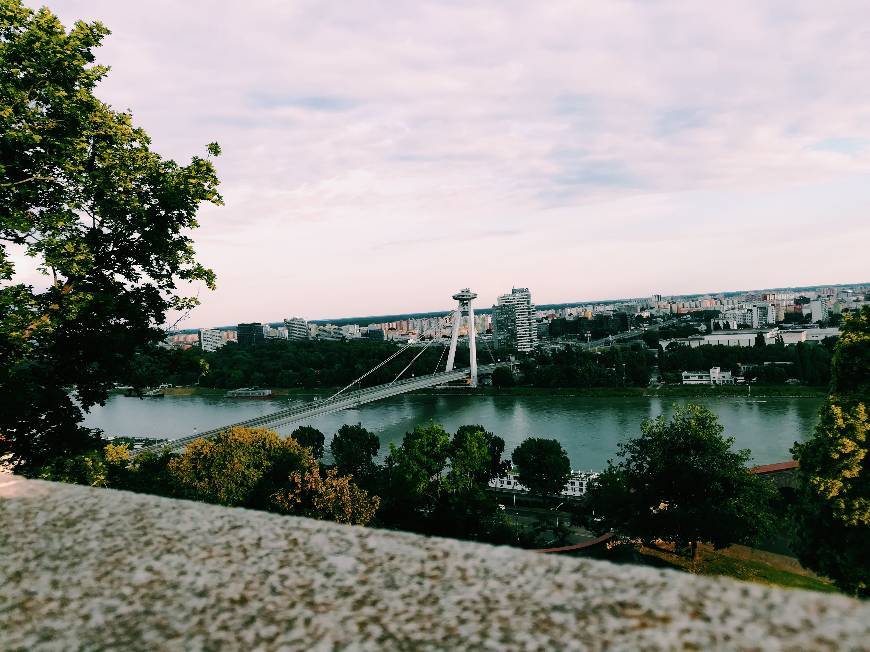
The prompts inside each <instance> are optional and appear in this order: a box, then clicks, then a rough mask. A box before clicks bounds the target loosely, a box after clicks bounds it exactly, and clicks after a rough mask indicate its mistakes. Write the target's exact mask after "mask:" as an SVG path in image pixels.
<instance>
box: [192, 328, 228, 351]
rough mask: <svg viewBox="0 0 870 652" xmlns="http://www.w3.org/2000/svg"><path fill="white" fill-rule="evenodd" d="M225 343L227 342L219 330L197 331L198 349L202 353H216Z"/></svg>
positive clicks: (202, 329) (203, 329) (204, 329)
mask: <svg viewBox="0 0 870 652" xmlns="http://www.w3.org/2000/svg"><path fill="white" fill-rule="evenodd" d="M226 343H227V341H226V340H225V339H224V336H223V334H222V333H221V332H220V331H219V330H217V329H213V328H200V329H199V348H201V349H202V350H203V351H217V350H218V349H219V348H221V347H222V346H223V345H224V344H226Z"/></svg>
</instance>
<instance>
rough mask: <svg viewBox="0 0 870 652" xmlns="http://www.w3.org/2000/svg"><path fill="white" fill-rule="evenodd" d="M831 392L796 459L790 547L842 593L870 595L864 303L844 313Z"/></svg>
mask: <svg viewBox="0 0 870 652" xmlns="http://www.w3.org/2000/svg"><path fill="white" fill-rule="evenodd" d="M831 375H832V378H831V394H830V396H829V397H828V400H827V401H826V402H825V405H824V406H822V408H821V410H820V413H819V423H818V425H817V426H816V430H815V433H814V434H813V436H812V438H810V439H809V440H808V441H806V442H803V443H796V444H795V445H794V447H793V448H792V454H793V455H794V458H795V459H796V460H797V461H798V462H799V464H800V471H799V474H798V478H799V482H800V486H799V489H798V494H797V498H798V499H797V501H796V503H795V506H794V510H793V516H794V519H795V537H794V538H795V541H794V546H795V549H796V552H797V553H798V557H799V559H800V561H801V563H803V564H805V565H806V566H808V567H809V568H812V569H813V570H815V571H817V572H819V573H823V574H824V575H827V576H828V577H830V578H831V579H832V580H834V582H835V583H836V584H837V586H839V587H840V588H842V589H843V590H844V591H848V592H850V593H854V594H856V595H860V596H863V597H868V596H870V546H868V541H870V470H868V464H870V443H868V436H870V420H868V415H867V409H868V405H870V308H868V307H866V306H865V307H864V308H862V310H861V312H860V313H857V314H854V315H849V316H847V317H846V318H845V319H844V323H843V329H842V331H841V333H840V339H839V341H838V343H837V345H836V349H835V351H834V358H833V368H832V374H831Z"/></svg>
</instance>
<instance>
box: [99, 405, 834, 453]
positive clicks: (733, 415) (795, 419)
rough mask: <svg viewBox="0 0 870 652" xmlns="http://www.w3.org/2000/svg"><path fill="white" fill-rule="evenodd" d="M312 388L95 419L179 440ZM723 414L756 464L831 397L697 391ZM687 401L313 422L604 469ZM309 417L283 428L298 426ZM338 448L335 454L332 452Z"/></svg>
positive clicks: (386, 411) (428, 411) (377, 410)
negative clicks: (561, 453) (558, 455)
mask: <svg viewBox="0 0 870 652" xmlns="http://www.w3.org/2000/svg"><path fill="white" fill-rule="evenodd" d="M311 398H312V397H293V398H274V399H268V400H244V399H227V398H223V397H207V396H191V397H173V396H167V397H165V398H160V399H153V398H152V399H138V398H130V397H125V396H112V397H110V398H109V400H108V401H107V403H106V405H104V406H102V407H101V406H97V407H95V408H94V409H93V410H92V411H91V413H90V414H89V415H88V416H87V419H86V421H85V423H86V425H88V426H91V427H97V428H102V429H103V430H104V431H105V433H106V434H107V435H128V436H151V437H161V438H167V439H174V438H176V437H180V436H183V435H187V434H191V433H193V432H195V431H196V430H199V431H203V430H208V429H210V428H215V427H218V426H221V425H225V424H228V423H233V422H238V421H242V420H244V419H248V418H251V417H254V416H257V415H261V414H267V413H268V412H272V411H275V410H279V409H283V408H286V407H289V406H291V405H299V404H302V403H303V402H306V401H308V400H311ZM692 400H693V401H694V402H696V403H701V404H703V405H705V406H706V407H708V408H709V409H711V410H712V411H713V412H715V413H716V414H717V415H718V416H719V420H720V422H721V423H722V425H724V426H725V433H726V434H727V435H728V436H731V437H734V439H735V446H736V447H738V448H749V449H750V450H751V451H752V456H753V463H755V464H768V463H771V462H779V461H783V460H786V459H790V457H791V455H790V454H789V448H790V447H791V446H792V444H793V443H794V442H795V441H802V440H804V439H806V438H807V437H808V436H809V435H810V434H811V433H812V430H813V428H814V427H815V424H816V414H817V412H818V409H819V407H820V405H821V402H822V399H817V398H768V399H758V400H756V399H749V398H744V397H723V398H703V399H701V398H695V399H692ZM675 402H677V403H685V402H686V401H685V400H676V401H675V399H671V398H667V399H659V398H643V397H588V396H470V395H463V394H461V393H459V392H457V393H456V394H455V395H451V394H447V395H432V394H406V395H403V396H397V397H394V398H391V399H387V400H384V401H379V402H377V403H370V404H368V405H364V406H362V407H360V408H358V409H355V410H345V411H344V412H339V413H336V414H330V415H324V416H320V417H316V418H314V419H312V420H311V421H310V425H313V426H314V427H316V428H318V429H320V430H321V431H322V432H323V433H324V434H326V436H327V442H328V441H329V438H330V437H331V435H332V434H333V433H334V432H335V431H336V430H338V428H339V427H340V426H341V425H343V424H345V423H361V424H362V425H363V426H365V427H366V428H368V429H369V430H372V431H373V432H376V433H377V434H378V436H379V437H380V439H381V457H383V456H384V455H385V454H386V452H387V449H388V445H389V444H390V443H395V444H399V443H400V442H401V440H402V436H403V435H404V433H405V432H407V431H408V430H411V429H412V428H413V427H414V426H415V425H417V424H420V423H426V422H428V421H435V422H438V423H441V424H442V425H443V426H444V427H445V428H447V430H449V431H451V432H452V431H454V430H455V429H456V428H457V427H458V426H460V425H462V424H471V423H474V424H481V425H483V426H484V427H486V429H487V430H490V431H492V432H494V433H496V434H497V435H499V436H501V437H502V438H504V440H505V442H506V452H507V453H508V454H509V453H510V451H512V450H513V449H514V447H516V446H517V445H518V444H519V443H520V442H521V441H522V440H523V439H525V438H526V437H528V436H540V437H552V438H555V439H558V440H559V441H560V442H561V443H562V445H563V446H564V447H565V450H566V451H567V452H568V456H569V457H570V458H571V466H572V468H574V469H587V470H588V469H592V470H600V469H602V468H603V467H604V465H605V463H606V462H607V459H608V458H611V457H613V456H614V455H615V453H616V445H617V443H618V442H620V441H623V440H625V439H626V438H627V437H631V436H634V435H637V434H638V433H639V432H640V424H641V422H642V421H643V420H644V419H645V418H647V417H655V416H658V415H659V414H662V413H665V414H669V413H670V412H671V411H672V408H673V404H674V403H675ZM299 425H301V424H293V425H292V426H286V427H283V428H279V431H281V432H282V433H285V434H286V433H289V432H290V431H291V430H293V429H294V428H296V427H298V426H299ZM327 455H328V453H327Z"/></svg>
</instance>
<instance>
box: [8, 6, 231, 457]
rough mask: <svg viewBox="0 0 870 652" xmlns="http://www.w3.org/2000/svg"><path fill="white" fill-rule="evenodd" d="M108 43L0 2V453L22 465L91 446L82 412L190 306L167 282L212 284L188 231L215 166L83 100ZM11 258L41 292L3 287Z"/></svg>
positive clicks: (87, 29) (87, 28) (96, 28)
mask: <svg viewBox="0 0 870 652" xmlns="http://www.w3.org/2000/svg"><path fill="white" fill-rule="evenodd" d="M107 34H108V30H107V29H106V28H105V27H104V26H103V25H101V24H99V23H84V22H77V23H76V24H75V25H74V26H73V27H72V29H70V30H69V31H67V30H66V29H64V27H63V25H62V24H61V23H60V21H59V20H58V19H57V17H55V16H54V15H53V14H52V13H51V12H50V11H49V10H47V9H40V10H38V11H33V10H31V9H28V8H26V7H24V6H23V5H22V4H21V3H20V2H19V1H18V0H4V1H3V2H2V4H0V433H2V436H0V455H5V454H11V460H12V463H13V464H14V465H15V466H17V467H19V469H21V470H24V471H27V470H33V469H35V468H37V467H40V466H42V465H44V464H45V463H47V462H48V461H50V460H51V459H52V458H54V457H58V456H64V457H69V456H73V455H75V454H76V453H80V452H83V451H86V450H89V449H93V448H94V445H95V438H94V437H93V435H92V433H90V432H89V431H88V430H86V429H84V428H81V427H80V426H79V425H78V424H79V422H80V421H81V418H82V410H83V409H84V410H87V409H88V408H90V407H91V406H93V405H94V404H96V403H99V402H101V401H103V400H104V399H105V398H106V395H107V390H108V389H109V387H110V386H111V383H112V382H113V381H115V380H116V379H117V377H118V376H119V375H121V374H122V373H123V371H124V369H125V368H126V365H127V364H128V361H129V359H130V357H131V356H132V354H133V353H134V351H136V350H137V349H138V348H140V347H143V346H145V345H147V344H149V343H154V342H157V341H159V340H160V339H162V337H163V333H162V331H161V330H160V329H159V328H158V326H159V325H161V324H163V323H164V322H165V318H166V313H167V310H169V309H170V308H187V307H189V306H191V305H193V303H194V301H193V300H192V299H191V298H190V297H184V296H183V295H182V291H181V289H183V287H182V288H181V289H180V288H179V286H180V285H181V286H183V285H185V284H188V283H193V282H202V283H204V284H205V285H207V286H208V287H213V286H214V274H213V273H212V272H211V271H210V270H208V269H206V268H205V267H203V266H202V265H201V264H199V263H198V262H197V261H196V259H195V256H194V251H193V243H192V241H191V239H190V237H189V235H188V233H189V231H190V229H194V228H196V227H197V220H196V215H197V212H198V210H199V207H200V205H201V204H202V203H204V202H210V203H214V204H219V203H221V197H220V195H219V194H218V192H217V184H218V181H217V177H216V175H215V170H214V167H213V165H212V163H211V162H210V160H209V158H208V156H207V157H199V156H195V157H193V159H192V160H191V161H190V163H188V164H187V165H179V164H178V163H176V162H174V161H172V160H168V159H164V158H163V157H161V156H160V155H159V154H157V153H156V152H154V151H152V150H151V148H150V139H149V137H148V134H146V133H145V132H144V131H143V130H142V129H140V128H137V127H136V126H135V125H134V124H133V120H132V117H131V116H130V114H128V113H119V112H116V111H113V110H112V109H111V108H110V107H109V106H108V105H106V104H105V103H103V102H101V101H100V100H99V99H98V98H97V97H96V95H95V90H96V87H97V84H98V83H99V82H100V81H101V80H102V79H104V78H105V76H106V74H107V72H108V69H107V68H105V67H103V66H97V65H94V63H93V62H94V55H93V50H94V49H95V48H97V47H98V46H99V45H100V43H101V41H102V40H103V38H104V37H105V36H106V35H107ZM218 153H219V148H218V147H217V145H214V144H212V145H209V146H208V155H209V156H214V155H217V154H218ZM17 252H24V253H26V254H27V255H28V256H29V257H31V258H33V259H34V261H35V263H36V266H37V268H38V270H39V271H40V272H41V273H42V274H43V275H44V277H45V287H37V286H33V285H27V284H23V283H17V282H14V278H13V274H14V273H15V271H16V270H15V266H14V264H13V262H12V257H11V254H12V253H17ZM69 390H72V391H73V394H72V395H70V394H69Z"/></svg>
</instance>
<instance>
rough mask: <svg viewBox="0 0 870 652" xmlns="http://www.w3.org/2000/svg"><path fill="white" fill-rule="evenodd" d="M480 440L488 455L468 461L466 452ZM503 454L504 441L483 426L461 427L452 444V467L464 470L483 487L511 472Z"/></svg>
mask: <svg viewBox="0 0 870 652" xmlns="http://www.w3.org/2000/svg"><path fill="white" fill-rule="evenodd" d="M470 440H471V441H470ZM478 440H482V442H483V445H484V447H485V448H486V454H485V455H483V456H482V457H481V459H479V460H478V459H476V458H475V459H467V458H469V455H467V454H466V453H465V452H464V451H465V450H466V449H467V448H468V447H473V446H476V445H477V441H478ZM503 454H504V439H502V438H501V437H499V436H498V435H495V434H493V433H491V432H489V431H488V430H486V428H484V427H483V426H478V425H465V426H459V428H458V429H457V431H456V434H455V435H453V441H451V442H450V460H451V466H452V467H457V469H459V468H464V469H465V470H466V471H467V472H468V473H469V474H470V475H472V476H473V478H474V481H475V482H477V483H478V484H482V485H485V484H486V483H488V482H489V481H490V480H492V479H493V478H497V477H499V476H501V475H504V474H505V473H507V472H508V471H509V470H510V462H509V461H506V460H503V459H502V457H501V456H502V455H503Z"/></svg>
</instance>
